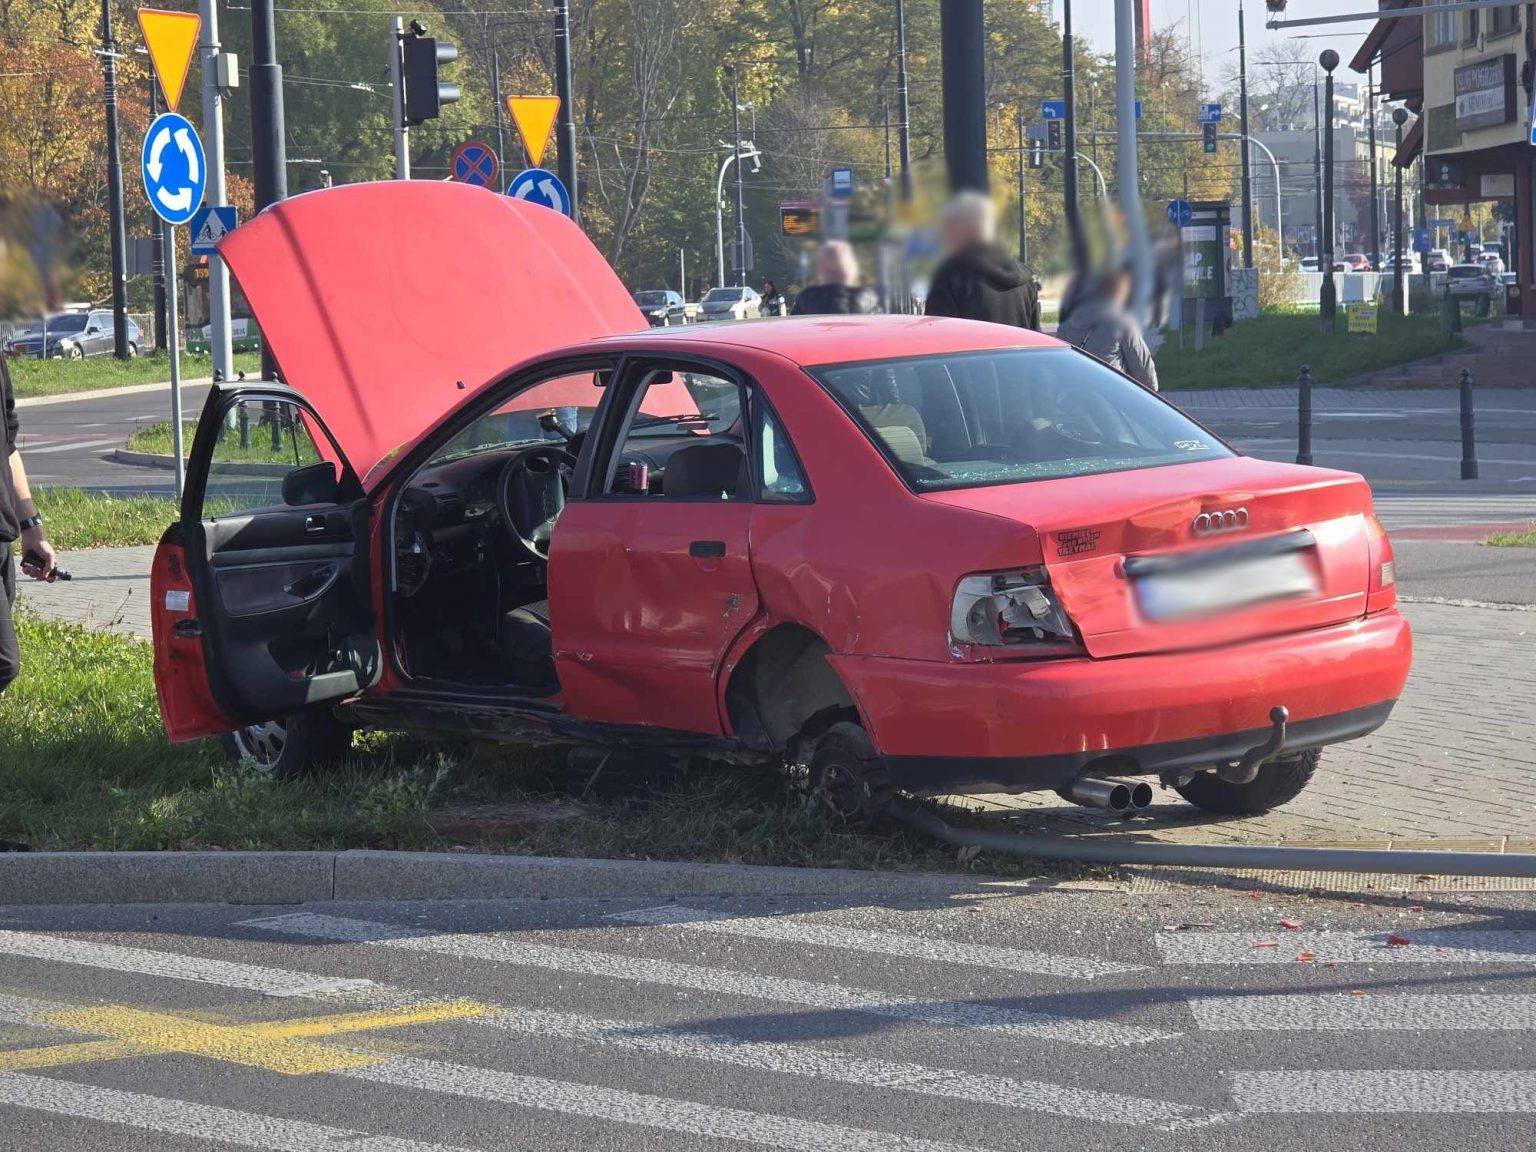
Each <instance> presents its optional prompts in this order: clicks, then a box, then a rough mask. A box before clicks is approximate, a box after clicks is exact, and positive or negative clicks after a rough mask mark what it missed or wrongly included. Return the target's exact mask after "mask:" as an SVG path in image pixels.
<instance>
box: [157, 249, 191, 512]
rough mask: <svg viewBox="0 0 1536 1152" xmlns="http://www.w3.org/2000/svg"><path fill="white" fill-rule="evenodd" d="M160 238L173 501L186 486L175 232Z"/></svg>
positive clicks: (178, 497)
mask: <svg viewBox="0 0 1536 1152" xmlns="http://www.w3.org/2000/svg"><path fill="white" fill-rule="evenodd" d="M161 235H162V236H163V237H164V243H165V266H166V268H167V269H168V270H169V272H170V274H169V275H168V276H166V278H165V313H166V323H165V334H166V336H167V337H169V339H168V340H167V341H166V347H167V349H168V350H169V352H170V357H171V455H172V456H174V457H175V458H176V463H175V469H176V498H177V499H178V500H180V499H181V494H182V491H183V490H184V489H185V488H186V484H187V454H186V452H185V451H184V449H183V448H182V443H181V317H180V316H179V315H178V314H177V298H176V289H177V284H176V282H177V281H178V280H179V279H181V278H180V277H179V276H177V275H176V229H175V228H174V227H173V226H172V225H170V224H167V225H166V226H165V228H164V229H163V230H162V232H161Z"/></svg>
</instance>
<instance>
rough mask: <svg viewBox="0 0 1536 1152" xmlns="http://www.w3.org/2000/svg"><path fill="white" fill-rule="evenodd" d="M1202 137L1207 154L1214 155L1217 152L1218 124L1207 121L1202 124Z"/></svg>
mask: <svg viewBox="0 0 1536 1152" xmlns="http://www.w3.org/2000/svg"><path fill="white" fill-rule="evenodd" d="M1200 139H1201V140H1202V141H1203V142H1204V144H1205V154H1206V155H1207V156H1210V155H1214V154H1215V152H1216V125H1214V124H1212V123H1209V122H1207V123H1205V124H1202V125H1200Z"/></svg>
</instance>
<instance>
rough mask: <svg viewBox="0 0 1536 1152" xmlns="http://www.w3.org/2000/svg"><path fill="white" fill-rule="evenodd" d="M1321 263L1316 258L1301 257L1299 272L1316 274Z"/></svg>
mask: <svg viewBox="0 0 1536 1152" xmlns="http://www.w3.org/2000/svg"><path fill="white" fill-rule="evenodd" d="M1321 266H1322V265H1321V262H1320V261H1319V259H1318V257H1316V256H1303V257H1302V258H1301V270H1302V271H1303V272H1317V271H1319V270H1320V269H1321Z"/></svg>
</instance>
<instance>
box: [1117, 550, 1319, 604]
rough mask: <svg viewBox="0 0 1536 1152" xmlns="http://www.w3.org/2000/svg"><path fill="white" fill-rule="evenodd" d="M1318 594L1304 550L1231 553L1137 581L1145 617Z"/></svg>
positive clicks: (1137, 594) (1139, 598) (1137, 589)
mask: <svg viewBox="0 0 1536 1152" xmlns="http://www.w3.org/2000/svg"><path fill="white" fill-rule="evenodd" d="M1316 592H1317V577H1316V575H1314V573H1313V571H1312V565H1311V564H1310V563H1309V562H1308V559H1307V553H1306V552H1302V551H1296V552H1281V553H1279V554H1271V555H1261V556H1243V557H1234V558H1233V559H1231V560H1226V561H1213V562H1211V563H1208V564H1203V565H1201V566H1200V567H1198V568H1193V569H1187V570H1183V571H1172V572H1148V573H1147V574H1146V575H1144V576H1141V577H1139V578H1138V579H1137V581H1136V596H1137V599H1138V601H1139V602H1140V604H1141V611H1142V614H1143V615H1145V616H1146V617H1147V619H1149V620H1180V619H1184V618H1187V617H1190V616H1207V615H1210V614H1212V613H1216V612H1227V611H1230V610H1232V609H1234V608H1246V607H1249V606H1251V605H1254V604H1262V603H1264V602H1266V601H1269V600H1283V599H1286V598H1288V597H1291V596H1310V595H1313V594H1315V593H1316Z"/></svg>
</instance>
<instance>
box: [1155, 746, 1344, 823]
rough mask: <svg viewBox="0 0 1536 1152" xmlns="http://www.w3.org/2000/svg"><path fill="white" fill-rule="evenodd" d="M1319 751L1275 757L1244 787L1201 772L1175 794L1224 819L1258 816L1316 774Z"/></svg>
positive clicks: (1286, 799) (1285, 800) (1296, 792)
mask: <svg viewBox="0 0 1536 1152" xmlns="http://www.w3.org/2000/svg"><path fill="white" fill-rule="evenodd" d="M1322 755H1323V753H1322V749H1320V748H1308V749H1306V750H1305V751H1302V752H1294V753H1292V754H1291V755H1289V756H1278V757H1276V758H1275V759H1273V760H1271V761H1270V762H1269V763H1267V764H1264V765H1261V766H1260V768H1259V774H1258V775H1257V776H1255V777H1254V778H1253V779H1252V780H1250V781H1248V783H1246V784H1233V783H1231V782H1230V781H1227V780H1223V779H1222V778H1221V777H1220V776H1218V775H1216V773H1215V772H1201V773H1199V774H1197V775H1196V776H1195V777H1194V778H1192V779H1191V780H1190V781H1189V783H1187V784H1176V785H1174V791H1175V792H1177V793H1178V794H1179V795H1180V796H1182V797H1184V799H1186V800H1188V801H1189V802H1190V803H1191V804H1193V805H1194V806H1195V807H1196V808H1200V809H1202V810H1204V811H1206V812H1215V813H1218V814H1220V815H1223V816H1257V815H1259V814H1260V813H1263V812H1268V811H1269V810H1270V809H1272V808H1278V807H1280V805H1282V804H1286V803H1289V802H1290V801H1292V800H1294V799H1296V797H1297V796H1299V795H1300V794H1301V790H1302V789H1303V788H1305V787H1306V786H1307V782H1308V781H1310V780H1311V779H1312V774H1313V773H1314V772H1316V771H1317V765H1318V761H1319V760H1320V759H1321V758H1322Z"/></svg>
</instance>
